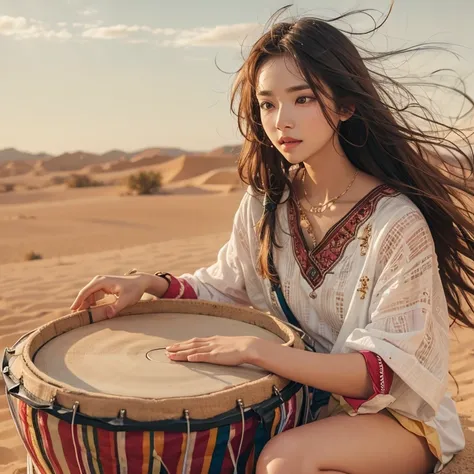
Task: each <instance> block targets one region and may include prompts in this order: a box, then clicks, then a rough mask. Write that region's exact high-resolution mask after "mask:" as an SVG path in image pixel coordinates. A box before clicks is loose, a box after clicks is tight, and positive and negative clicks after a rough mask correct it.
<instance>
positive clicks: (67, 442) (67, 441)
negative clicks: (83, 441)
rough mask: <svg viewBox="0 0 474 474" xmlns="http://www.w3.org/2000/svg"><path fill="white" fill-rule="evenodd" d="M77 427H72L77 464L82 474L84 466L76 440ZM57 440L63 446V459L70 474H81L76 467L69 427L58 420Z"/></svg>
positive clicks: (64, 422)
mask: <svg viewBox="0 0 474 474" xmlns="http://www.w3.org/2000/svg"><path fill="white" fill-rule="evenodd" d="M76 428H77V425H76V426H75V427H74V439H75V440H76V447H77V450H78V451H77V454H78V458H79V464H80V468H81V470H82V472H84V465H83V463H82V458H81V453H80V449H81V447H80V445H79V440H78V439H77V431H76ZM58 432H59V438H60V439H61V443H62V445H63V452H64V457H65V458H66V462H67V466H68V468H69V471H70V473H71V474H81V471H80V470H79V467H78V466H77V459H76V451H75V449H74V444H73V442H72V436H71V425H70V424H69V423H67V422H66V421H64V420H59V423H58Z"/></svg>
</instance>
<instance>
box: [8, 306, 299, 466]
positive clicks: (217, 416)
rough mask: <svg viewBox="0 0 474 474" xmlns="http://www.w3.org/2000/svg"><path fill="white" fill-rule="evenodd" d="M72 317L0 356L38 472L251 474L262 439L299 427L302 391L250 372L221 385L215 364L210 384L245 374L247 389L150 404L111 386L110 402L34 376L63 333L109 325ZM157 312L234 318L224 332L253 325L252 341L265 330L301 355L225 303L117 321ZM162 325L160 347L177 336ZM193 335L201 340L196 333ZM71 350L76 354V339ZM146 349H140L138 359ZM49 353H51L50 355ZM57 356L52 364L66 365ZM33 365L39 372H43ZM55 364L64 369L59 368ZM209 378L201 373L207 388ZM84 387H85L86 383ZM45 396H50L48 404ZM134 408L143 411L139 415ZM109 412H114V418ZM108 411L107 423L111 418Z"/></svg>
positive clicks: (283, 333) (272, 329) (271, 324)
mask: <svg viewBox="0 0 474 474" xmlns="http://www.w3.org/2000/svg"><path fill="white" fill-rule="evenodd" d="M81 313H83V314H81ZM81 313H74V314H73V315H68V316H65V317H64V318H61V319H64V320H65V321H63V323H64V324H63V323H61V319H60V320H57V321H55V322H53V323H48V325H45V326H43V327H42V328H39V329H38V330H37V331H35V332H33V333H32V334H30V335H29V336H28V337H26V338H25V339H24V340H23V341H21V342H20V343H19V344H17V346H16V347H14V348H13V349H10V350H8V349H7V351H6V355H5V357H4V362H3V372H4V377H5V380H6V382H7V383H6V386H7V397H8V402H9V406H10V411H11V414H12V417H13V420H14V421H15V424H16V426H17V429H18V431H19V433H20V436H21V437H22V440H23V443H24V445H25V448H26V449H27V452H28V454H29V455H30V457H31V459H32V462H33V464H34V466H35V471H37V472H38V473H41V474H53V473H54V474H56V473H58V474H70V473H71V474H86V473H87V474H96V473H97V474H112V473H113V474H116V473H128V474H153V473H168V474H174V473H177V474H178V473H179V474H181V473H190V474H195V473H196V474H198V473H203V474H205V473H212V474H218V473H223V474H226V473H244V474H247V473H252V472H254V471H255V466H256V462H257V459H258V456H259V454H260V453H261V451H262V449H263V447H264V446H265V444H266V443H267V442H268V441H269V439H271V438H272V437H273V436H275V435H277V434H278V433H281V432H283V431H286V430H289V429H292V428H294V427H296V426H298V425H299V424H301V423H303V422H304V420H303V418H304V413H305V411H306V409H307V408H306V403H307V400H306V396H305V390H304V387H303V386H301V385H300V384H296V383H294V382H290V381H287V380H285V379H281V378H279V377H277V376H275V375H274V374H268V373H260V372H258V371H260V370H261V369H257V372H255V373H254V374H252V373H251V372H252V370H253V369H252V368H251V367H250V368H248V367H247V368H242V370H241V372H240V373H239V368H238V367H237V368H232V370H233V369H236V370H237V371H236V372H235V373H231V374H230V375H229V377H228V378H225V377H223V376H222V367H220V366H214V367H215V369H216V370H217V371H220V372H219V377H220V381H219V383H222V380H224V382H226V381H227V382H226V383H235V380H240V379H239V377H247V376H248V374H250V375H249V376H250V379H249V381H248V382H245V381H244V382H242V380H240V383H238V384H237V385H236V386H229V387H221V386H220V385H219V384H218V385H216V386H215V387H214V388H212V385H209V384H208V385H206V382H205V381H204V382H203V383H204V385H205V386H206V387H207V389H208V390H209V391H210V393H205V392H206V390H204V391H203V390H202V388H201V389H200V391H201V392H202V393H197V394H194V395H191V396H189V395H188V394H187V393H186V390H188V389H187V388H186V384H184V386H183V388H182V389H179V388H178V389H179V390H181V392H180V393H174V392H173V391H172V392H171V394H172V395H174V396H170V397H169V398H166V397H164V396H162V395H163V394H162V393H161V392H160V391H159V390H158V391H157V393H158V396H160V394H161V398H156V399H153V398H151V397H150V396H149V395H150V394H148V396H147V397H146V398H143V399H142V398H140V397H139V396H137V395H136V394H134V393H133V392H130V389H129V387H128V388H127V387H124V388H123V389H121V388H120V384H118V385H117V386H118V387H119V389H118V390H119V391H120V392H122V391H125V392H124V393H118V394H114V393H110V390H111V389H110V387H109V386H107V387H108V390H109V393H103V394H102V393H98V392H100V390H98V389H95V390H90V391H88V390H85V389H84V387H80V388H77V387H76V388H75V387H71V386H70V385H69V383H70V380H69V379H68V377H70V376H69V375H68V374H67V373H66V372H67V371H66V372H63V373H64V374H65V379H67V380H68V383H65V382H63V381H62V380H58V378H59V376H60V375H61V371H57V372H56V373H55V374H54V376H55V377H56V378H52V377H51V376H50V375H51V374H47V373H43V372H42V371H41V370H40V369H38V367H36V366H35V358H36V356H38V359H37V360H38V361H40V360H41V357H40V356H39V355H38V354H40V352H41V351H42V350H45V349H46V348H48V343H49V342H50V341H51V343H53V342H54V343H55V344H57V343H58V340H59V339H60V338H61V335H65V336H68V337H71V336H70V334H67V333H70V332H71V331H73V332H74V331H75V330H78V331H80V330H87V326H88V325H91V324H92V325H94V324H95V323H98V324H97V328H100V324H102V326H103V325H104V324H105V325H107V324H108V321H102V322H101V321H98V320H96V319H95V318H94V312H93V310H92V311H85V312H81ZM159 313H162V315H163V321H164V320H165V315H164V314H163V313H167V315H169V314H170V313H176V314H188V315H189V314H197V315H199V314H200V315H203V317H204V318H206V317H209V316H211V317H215V318H228V319H230V320H234V321H235V320H237V321H238V323H235V322H234V323H233V325H232V331H235V330H236V328H237V330H244V331H245V326H251V325H254V326H256V327H255V330H256V331H257V332H258V334H263V333H262V332H261V331H262V329H264V330H266V331H268V332H269V338H274V337H275V334H276V335H277V336H278V338H281V339H282V344H285V345H292V346H294V347H297V348H300V349H301V348H303V344H302V342H301V340H300V339H299V337H298V335H297V334H296V333H295V332H294V331H293V330H292V329H291V328H288V327H287V326H285V325H284V324H283V323H282V322H280V321H278V320H276V318H273V317H271V316H269V315H266V314H264V313H261V312H259V311H256V310H254V309H251V308H236V307H234V306H232V305H226V304H215V303H209V302H203V301H194V302H193V301H187V302H185V301H181V302H179V301H172V300H162V301H159V302H147V303H138V304H137V305H135V306H133V307H131V308H127V310H126V311H124V312H123V313H121V316H120V317H118V318H117V319H118V320H120V319H121V318H122V317H123V318H133V317H134V315H135V317H136V318H137V319H136V321H137V324H138V320H139V318H140V317H141V315H143V314H147V315H149V317H151V318H153V317H155V316H156V315H158V317H159ZM196 321H197V319H196ZM112 322H114V323H116V324H120V321H117V322H115V321H113V320H110V323H112ZM218 322H219V323H222V321H218ZM99 323H100V324H99ZM62 324H63V325H62ZM239 324H240V325H241V326H239ZM188 326H189V325H188ZM170 327H171V326H168V329H169V331H171V332H168V335H172V336H171V337H170V338H168V339H166V341H171V340H173V337H174V338H176V335H173V334H174V333H173V331H172V330H171V329H170ZM65 328H67V330H65ZM53 329H54V331H53ZM90 332H91V331H89V333H90ZM162 332H163V333H164V332H166V331H162ZM270 333H271V334H270ZM250 334H252V332H251V333H250ZM187 335H188V333H186V336H187ZM209 335H212V334H209ZM199 337H202V328H201V333H200V334H199ZM259 337H260V336H259ZM186 338H187V337H186ZM145 339H146V338H145ZM153 343H155V344H156V341H155V340H151V342H150V344H153ZM166 343H167V342H166ZM134 344H135V345H134V347H136V343H134ZM73 345H74V347H76V353H77V341H76V342H75V343H74V344H73ZM51 347H55V346H53V345H51ZM146 349H147V348H146V347H143V348H140V351H145V350H146ZM8 351H9V352H8ZM55 351H56V352H55V353H56V354H57V348H55ZM140 351H138V352H137V353H139V352H140ZM7 352H8V353H7ZM147 352H148V353H149V352H150V351H149V350H148V351H147ZM43 355H44V354H43ZM66 355H67V354H66ZM66 355H63V356H61V357H63V358H64V360H65V361H66V362H67V360H68V359H67V357H66ZM61 357H60V358H61ZM43 359H45V357H43ZM89 363H90V361H89ZM107 363H108V362H106V365H105V366H106V367H108V366H107ZM42 364H43V367H42V368H43V370H45V367H46V366H45V365H44V363H42ZM40 365H41V364H40ZM193 365H194V364H191V363H188V364H182V363H181V365H180V367H179V370H182V371H183V372H182V373H183V377H186V370H188V369H187V367H188V366H189V367H191V366H193ZM206 365H207V366H209V367H210V368H212V367H213V365H212V364H206ZM64 366H65V367H68V364H67V363H66V364H64ZM177 368H178V367H177ZM70 370H71V372H74V373H77V370H78V369H77V368H76V366H74V365H72V368H71V369H70ZM190 370H191V369H190ZM211 372H212V371H211ZM86 373H87V372H84V374H86ZM206 373H207V374H208V372H206ZM208 375H209V374H208ZM213 375H215V374H213V373H210V375H209V380H210V379H212V376H213ZM36 378H38V380H35V379H36ZM26 380H28V381H29V382H30V383H29V385H28V384H26V383H25V381H26ZM158 380H159V384H163V381H162V380H161V379H158ZM229 381H230V382H229ZM87 384H88V385H87V386H89V387H92V385H91V382H90V381H89V380H87ZM151 387H152V385H151ZM165 388H166V387H165ZM138 389H139V387H138ZM134 390H135V388H134ZM167 390H169V389H168V388H167ZM173 390H176V389H173ZM183 390H184V391H183ZM164 393H168V392H164ZM44 394H46V395H47V396H49V395H50V394H52V396H51V398H50V399H48V398H47V397H45V396H44ZM73 400H74V401H73ZM232 400H233V401H232ZM247 400H250V401H251V402H250V403H248V402H247ZM59 401H62V402H65V403H59ZM71 401H73V402H72V403H71ZM141 402H143V403H142V404H143V407H142V408H141V409H140V404H141ZM167 404H168V406H169V410H167V408H166V406H167ZM83 407H86V408H85V409H83ZM117 407H122V408H120V409H119V410H116V408H117ZM129 408H130V410H129ZM112 413H113V414H114V415H115V416H110V415H111V414H112ZM131 414H133V415H135V416H131ZM195 415H196V416H195Z"/></svg>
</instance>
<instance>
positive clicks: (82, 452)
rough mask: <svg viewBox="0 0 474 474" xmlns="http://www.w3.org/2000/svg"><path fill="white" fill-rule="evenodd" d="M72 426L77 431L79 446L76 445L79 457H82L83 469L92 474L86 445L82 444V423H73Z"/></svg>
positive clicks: (87, 473)
mask: <svg viewBox="0 0 474 474" xmlns="http://www.w3.org/2000/svg"><path fill="white" fill-rule="evenodd" d="M74 428H75V430H76V433H77V439H78V440H79V446H78V447H77V449H78V451H79V453H78V454H79V457H80V458H81V459H82V464H83V465H84V469H85V470H86V474H92V473H91V470H90V467H89V461H88V459H87V449H86V445H85V444H84V438H83V437H82V425H74Z"/></svg>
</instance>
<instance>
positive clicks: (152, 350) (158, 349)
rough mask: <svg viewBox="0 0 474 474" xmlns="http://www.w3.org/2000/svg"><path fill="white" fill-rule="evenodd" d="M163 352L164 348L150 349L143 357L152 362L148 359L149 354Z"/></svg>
mask: <svg viewBox="0 0 474 474" xmlns="http://www.w3.org/2000/svg"><path fill="white" fill-rule="evenodd" d="M164 350H166V346H163V347H157V348H156V349H150V350H149V351H148V352H147V353H146V354H145V357H146V358H147V359H148V360H151V361H153V359H152V358H151V357H150V354H151V353H152V352H155V351H164Z"/></svg>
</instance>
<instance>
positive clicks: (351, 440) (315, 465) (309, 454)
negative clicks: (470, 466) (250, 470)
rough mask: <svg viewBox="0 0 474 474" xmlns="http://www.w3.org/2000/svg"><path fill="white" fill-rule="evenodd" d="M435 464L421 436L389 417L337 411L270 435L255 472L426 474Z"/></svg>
mask: <svg viewBox="0 0 474 474" xmlns="http://www.w3.org/2000/svg"><path fill="white" fill-rule="evenodd" d="M435 465H436V458H435V457H434V456H433V455H432V454H431V452H430V450H429V448H428V444H427V442H426V440H425V439H424V438H420V437H418V436H416V435H414V434H413V433H410V432H409V431H407V430H406V429H405V428H403V427H402V426H401V425H400V424H399V423H398V422H397V421H395V420H394V419H393V418H391V417H390V416H388V415H385V414H376V415H357V416H354V417H351V416H349V415H346V414H342V415H338V416H334V417H330V418H325V419H323V420H320V421H315V422H313V423H309V424H307V425H304V426H300V427H298V428H295V429H292V430H289V431H285V432H284V433H281V434H279V435H277V436H275V437H274V438H272V439H271V440H270V441H269V442H268V443H267V445H266V446H265V448H264V449H263V451H262V454H261V455H260V457H259V459H258V463H257V474H283V473H285V474H288V473H293V472H294V473H298V474H316V473H323V472H325V473H326V474H382V473H383V474H402V473H403V474H429V473H431V472H432V470H433V468H434V466H435Z"/></svg>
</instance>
